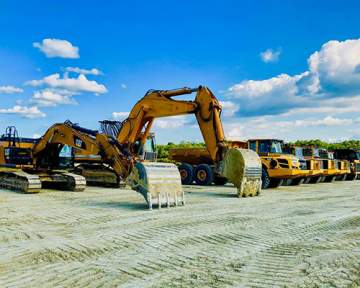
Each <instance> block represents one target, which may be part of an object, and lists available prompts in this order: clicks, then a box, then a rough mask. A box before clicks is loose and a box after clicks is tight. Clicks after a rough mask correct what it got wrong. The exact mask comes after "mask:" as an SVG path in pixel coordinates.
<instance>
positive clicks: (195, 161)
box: [169, 140, 308, 189]
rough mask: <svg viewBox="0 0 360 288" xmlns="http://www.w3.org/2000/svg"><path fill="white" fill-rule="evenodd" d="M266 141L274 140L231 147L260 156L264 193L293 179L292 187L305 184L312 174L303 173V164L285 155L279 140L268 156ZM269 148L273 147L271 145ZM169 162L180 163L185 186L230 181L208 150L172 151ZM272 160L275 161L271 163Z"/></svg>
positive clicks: (234, 143) (237, 143)
mask: <svg viewBox="0 0 360 288" xmlns="http://www.w3.org/2000/svg"><path fill="white" fill-rule="evenodd" d="M263 141H270V140H249V141H248V142H245V141H228V142H227V145H229V146H234V147H238V148H242V149H245V148H250V149H252V150H253V151H254V152H258V154H260V159H261V162H262V168H261V169H262V188H263V189H266V188H270V187H272V188H275V187H278V186H280V185H281V184H282V183H283V181H284V179H291V180H292V181H293V182H292V183H291V185H299V184H301V181H303V180H302V179H303V178H305V176H307V173H308V171H307V170H301V169H300V166H299V165H300V163H299V160H298V159H297V158H296V157H294V156H292V155H283V154H282V152H281V145H278V144H280V142H279V140H272V141H273V142H272V144H273V145H275V148H272V150H271V149H270V148H269V149H268V150H267V151H268V152H265V149H266V147H265V145H263V143H264V142H263ZM269 143H270V142H269ZM269 145H270V146H271V143H270V144H269ZM270 146H269V147H270ZM274 149H275V150H274ZM279 151H280V153H279ZM276 152H277V153H276ZM265 155H266V156H265ZM169 159H171V160H173V161H176V162H178V163H180V164H179V166H178V168H179V171H180V175H181V181H182V183H183V184H185V185H189V184H192V183H193V182H195V183H196V184H198V185H211V184H212V183H213V184H215V185H224V184H226V182H227V179H226V177H223V176H222V175H221V174H219V173H218V172H217V170H216V165H215V163H214V162H213V161H212V159H211V157H210V156H209V153H208V152H207V150H206V149H205V148H174V149H170V151H169ZM271 160H273V161H272V162H271Z"/></svg>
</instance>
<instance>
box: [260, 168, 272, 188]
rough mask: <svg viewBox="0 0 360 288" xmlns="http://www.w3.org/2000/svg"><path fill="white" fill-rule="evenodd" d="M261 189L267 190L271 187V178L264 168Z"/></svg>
mask: <svg viewBox="0 0 360 288" xmlns="http://www.w3.org/2000/svg"><path fill="white" fill-rule="evenodd" d="M261 182H262V184H261V188H262V189H267V188H269V185H270V177H269V174H268V173H267V171H266V169H265V168H264V167H263V168H262V173H261Z"/></svg>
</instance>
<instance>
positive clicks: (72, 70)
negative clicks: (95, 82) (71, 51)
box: [65, 67, 103, 76]
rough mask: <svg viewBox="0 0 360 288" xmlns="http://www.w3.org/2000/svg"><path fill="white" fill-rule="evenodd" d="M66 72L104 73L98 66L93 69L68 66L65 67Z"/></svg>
mask: <svg viewBox="0 0 360 288" xmlns="http://www.w3.org/2000/svg"><path fill="white" fill-rule="evenodd" d="M65 71H66V72H74V73H78V74H83V75H95V76H98V75H103V73H102V72H101V71H100V70H99V69H96V68H92V69H81V68H79V67H66V68H65Z"/></svg>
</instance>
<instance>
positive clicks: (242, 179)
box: [221, 148, 262, 197]
mask: <svg viewBox="0 0 360 288" xmlns="http://www.w3.org/2000/svg"><path fill="white" fill-rule="evenodd" d="M261 171H262V170H261V160H260V158H259V156H258V155H257V154H256V152H254V151H252V150H248V149H240V148H230V149H228V151H227V152H226V154H225V157H224V160H223V162H222V167H221V174H222V175H223V176H224V177H226V178H227V179H228V180H229V181H230V182H231V183H233V184H234V185H235V187H236V188H237V189H238V193H237V194H238V196H239V197H248V196H257V195H259V193H260V191H261Z"/></svg>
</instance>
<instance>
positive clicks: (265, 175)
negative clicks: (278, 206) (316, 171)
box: [248, 139, 309, 189]
mask: <svg viewBox="0 0 360 288" xmlns="http://www.w3.org/2000/svg"><path fill="white" fill-rule="evenodd" d="M283 144H284V141H283V140H280V139H250V140H248V147H249V148H250V149H251V150H253V151H255V152H257V153H258V154H259V156H260V158H261V162H262V183H263V188H264V189H266V188H276V187H279V186H280V185H283V184H286V185H300V184H302V183H303V182H304V181H305V179H306V178H307V177H308V176H309V170H307V169H302V167H301V166H300V161H299V159H298V158H297V157H296V156H294V155H291V154H285V153H284V152H283V150H282V146H283ZM284 182H285V183H284Z"/></svg>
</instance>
